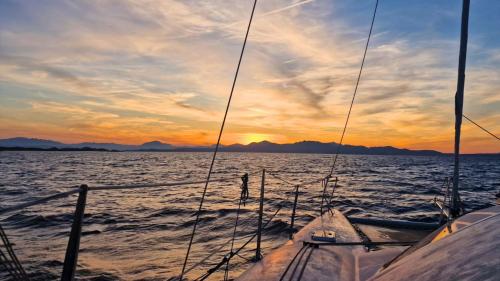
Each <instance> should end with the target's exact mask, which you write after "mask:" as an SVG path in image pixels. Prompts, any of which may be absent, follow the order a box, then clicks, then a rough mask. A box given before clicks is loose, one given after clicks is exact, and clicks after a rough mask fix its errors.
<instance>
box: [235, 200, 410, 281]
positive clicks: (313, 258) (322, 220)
mask: <svg viewBox="0 0 500 281" xmlns="http://www.w3.org/2000/svg"><path fill="white" fill-rule="evenodd" d="M318 231H319V232H331V231H334V232H335V234H336V235H335V236H336V241H335V243H346V242H347V243H350V242H357V243H359V242H362V239H361V237H360V236H359V235H358V233H357V231H356V230H355V229H354V228H353V226H352V225H351V223H350V222H349V220H348V219H347V218H346V217H345V216H344V215H343V214H342V213H341V212H339V211H337V210H334V211H333V213H325V214H324V215H323V216H320V217H318V218H316V219H315V220H313V221H312V222H311V223H309V224H308V225H306V226H305V227H304V228H303V229H302V230H300V231H299V232H298V233H297V234H296V235H295V237H294V238H293V239H292V240H290V241H288V242H287V243H286V244H285V245H283V246H281V247H280V248H278V249H276V250H274V251H272V252H271V253H269V254H268V255H266V256H265V257H264V258H263V259H262V260H261V261H260V262H257V263H256V264H255V265H254V266H253V267H251V268H250V269H249V270H247V271H246V272H245V273H243V274H242V275H241V276H240V277H239V278H238V279H237V280H240V281H241V280H245V281H253V280H259V281H263V280H356V281H357V280H366V279H367V278H369V277H370V276H373V274H374V273H375V272H376V271H377V270H378V269H379V268H380V267H381V266H382V265H383V264H384V263H386V262H388V261H390V260H391V259H393V258H394V257H395V256H397V255H398V254H400V253H401V252H402V251H403V250H404V249H406V248H407V247H404V246H396V247H390V248H386V249H383V250H380V251H369V252H368V251H367V250H366V249H365V247H364V246H362V245H344V246H334V245H329V246H326V245H325V243H327V242H321V241H313V240H312V239H311V236H312V234H313V233H318ZM304 242H305V243H304ZM308 243H312V244H308ZM314 244H319V245H322V244H323V246H320V247H315V246H314Z"/></svg>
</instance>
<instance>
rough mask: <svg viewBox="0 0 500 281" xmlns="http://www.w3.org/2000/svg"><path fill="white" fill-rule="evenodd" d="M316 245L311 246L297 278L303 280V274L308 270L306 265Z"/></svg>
mask: <svg viewBox="0 0 500 281" xmlns="http://www.w3.org/2000/svg"><path fill="white" fill-rule="evenodd" d="M314 249H315V247H311V250H310V251H309V254H308V255H307V258H306V260H305V261H304V265H303V266H302V268H301V269H300V273H299V277H298V278H297V281H300V280H302V275H304V271H305V270H306V266H307V264H308V263H309V260H310V259H311V255H312V253H313V251H314Z"/></svg>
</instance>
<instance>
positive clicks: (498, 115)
mask: <svg viewBox="0 0 500 281" xmlns="http://www.w3.org/2000/svg"><path fill="white" fill-rule="evenodd" d="M373 4H374V3H373V2H372V1H354V0H350V1H330V0H316V1H301V0H297V1H288V0H266V1H260V2H259V4H258V6H257V10H256V16H255V19H254V22H253V25H252V29H251V31H250V35H249V39H248V40H249V41H248V45H247V49H246V53H245V56H244V58H243V62H242V66H241V70H240V75H239V78H238V79H239V80H238V82H237V84H236V88H235V93H234V98H233V100H232V105H231V108H230V111H229V114H228V120H227V128H226V129H225V131H224V135H223V138H222V142H223V143H224V144H232V143H243V144H247V143H250V142H258V141H263V140H268V141H273V142H278V143H287V142H296V141H302V140H318V141H323V142H338V140H339V138H340V134H341V132H342V127H343V125H344V122H345V116H346V114H347V110H348V106H349V103H350V99H351V97H352V92H353V89H354V84H355V80H356V76H357V73H358V71H359V64H360V61H361V57H362V51H363V48H364V44H365V42H366V36H367V33H368V28H369V23H370V15H371V12H372V9H373ZM251 5H252V1H240V0H235V1H227V0H221V1H213V0H201V1H176V0H171V1H153V0H150V1H134V0H126V1H125V0H123V1H111V0H110V1H34V0H33V1H29V0H28V1H9V0H8V1H1V3H0V138H9V137H16V136H23V137H34V138H44V139H52V140H58V141H64V142H73V143H74V142H83V141H92V142H117V143H128V144H138V143H142V142H146V141H152V140H159V141H162V142H165V143H171V144H175V145H209V144H213V143H215V142H216V140H217V133H218V130H219V128H220V122H221V119H222V116H223V112H224V109H225V106H226V102H227V99H228V94H229V91H230V88H231V82H232V80H231V79H232V75H233V74H234V71H235V68H236V64H237V62H238V56H239V51H240V48H241V44H242V41H243V36H244V31H245V29H246V23H247V20H248V18H249V15H250V10H251ZM460 10H461V3H460V1H411V2H407V1H383V3H381V5H380V12H379V15H378V18H377V20H376V22H375V26H374V33H373V37H372V42H371V43H370V48H369V50H368V54H367V60H366V64H365V69H364V73H363V76H362V79H361V83H360V86H359V90H358V96H357V99H356V102H355V105H354V109H353V112H352V116H351V120H350V125H349V128H348V130H347V135H346V138H345V139H344V143H347V144H353V145H366V146H388V145H392V146H396V147H404V148H411V149H436V150H440V151H443V152H450V151H452V148H453V130H454V128H453V122H454V109H453V107H454V94H455V91H456V79H457V78H456V76H457V70H456V68H457V59H458V46H459V30H460V25H459V23H460ZM498 14H500V2H497V1H473V3H472V4H471V16H470V34H469V54H468V58H467V71H466V73H467V75H466V82H465V85H466V89H465V105H464V113H465V114H466V115H467V116H469V117H471V118H472V119H474V120H475V121H476V122H478V123H480V124H481V125H482V126H484V127H486V128H488V129H489V130H491V131H492V132H496V133H497V134H500V67H499V65H500V37H499V36H498V26H500V17H498ZM463 122H464V123H463V132H462V152H466V153H473V152H499V151H500V144H499V143H500V142H498V141H497V140H495V139H493V138H492V137H491V136H489V135H487V134H486V133H484V132H483V131H481V130H479V129H478V128H477V127H475V126H473V125H471V124H470V123H469V122H467V121H466V120H464V121H463Z"/></svg>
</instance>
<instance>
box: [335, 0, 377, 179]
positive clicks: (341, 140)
mask: <svg viewBox="0 0 500 281" xmlns="http://www.w3.org/2000/svg"><path fill="white" fill-rule="evenodd" d="M377 7H378V0H377V1H376V2H375V9H374V10H373V17H372V23H371V25H370V32H369V33H368V39H367V40H366V45H365V51H364V53H363V59H362V60H361V67H360V68H359V73H358V79H357V80H356V86H355V87H354V93H353V95H352V100H351V105H350V106H349V112H348V113H347V118H346V120H345V124H344V129H343V130H342V136H341V137H340V142H339V143H338V146H337V151H336V152H335V157H334V159H333V164H332V168H331V169H330V174H329V176H331V175H332V174H333V169H334V168H335V164H336V163H337V157H338V155H339V153H340V148H341V147H342V142H343V140H344V135H345V132H346V129H347V124H348V123H349V118H350V117H351V111H352V106H353V105H354V100H355V98H356V93H357V92H358V86H359V81H360V80H361V73H362V72H363V66H364V64H365V59H366V53H367V51H368V45H369V43H370V38H371V36H372V30H373V23H374V22H375V15H376V14H377Z"/></svg>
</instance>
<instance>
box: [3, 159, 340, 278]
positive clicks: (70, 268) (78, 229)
mask: <svg viewBox="0 0 500 281" xmlns="http://www.w3.org/2000/svg"><path fill="white" fill-rule="evenodd" d="M252 174H255V173H252ZM270 175H271V176H273V177H275V178H277V179H279V180H281V181H284V182H286V183H287V184H291V183H290V182H288V181H286V180H284V179H282V178H280V177H278V176H276V175H274V174H270ZM235 180H236V178H234V177H231V178H220V179H212V180H210V182H229V181H235ZM336 181H337V179H335V186H336ZM315 182H319V181H318V180H315V181H311V182H307V183H302V184H298V185H294V190H293V194H294V201H293V207H292V212H291V218H290V228H291V234H290V239H292V237H293V232H294V231H296V230H295V229H294V224H295V219H296V208H297V202H298V197H299V187H300V186H304V185H309V184H312V183H315ZM203 183H205V181H181V182H170V183H153V184H135V185H107V186H106V185H101V186H97V185H96V186H90V185H85V184H83V185H80V186H79V187H71V189H70V190H68V191H65V192H61V193H57V194H54V195H49V196H46V197H42V198H38V199H35V200H33V201H30V202H25V203H21V204H18V205H14V206H10V207H6V208H3V209H0V215H5V214H7V213H11V212H15V211H19V210H22V209H25V208H28V207H32V206H36V205H40V204H44V203H47V202H50V201H53V200H57V199H62V198H66V197H69V196H71V195H73V194H77V193H78V199H77V202H76V207H75V211H74V215H73V222H72V225H71V232H70V235H69V240H68V245H67V247H66V252H65V258H64V264H63V270H62V274H61V281H71V280H73V279H74V277H75V273H76V267H77V264H78V253H79V249H80V238H81V234H82V226H83V218H84V215H85V207H86V205H87V194H88V192H90V191H102V190H121V189H144V188H154V187H169V186H183V185H195V184H203ZM265 185H266V170H265V169H263V170H262V179H261V185H260V196H259V211H258V224H257V231H256V233H255V234H254V235H252V236H251V237H250V239H249V240H247V241H246V242H245V243H244V244H243V246H241V247H240V248H239V249H237V250H236V251H234V252H231V253H229V254H228V255H225V256H224V259H223V260H224V262H227V260H229V259H231V258H233V257H234V256H236V255H237V254H238V252H239V251H241V250H242V249H243V248H244V247H246V246H247V245H249V244H250V242H251V241H252V240H253V239H255V238H256V241H257V242H256V248H255V257H254V259H253V260H254V261H258V260H260V259H261V258H262V247H261V240H262V233H263V230H264V229H265V228H266V227H267V225H268V224H269V223H270V222H271V221H272V220H273V219H274V217H275V216H276V215H277V214H278V213H279V212H280V210H281V209H282V205H281V204H280V205H279V206H278V208H277V210H276V211H275V212H274V213H273V215H271V216H270V218H269V219H268V220H267V221H266V222H265V223H263V216H264V201H265V196H264V193H265ZM325 190H326V187H325ZM333 192H334V190H332V195H333ZM324 199H325V194H323V197H322V200H324ZM286 200H288V197H287V198H286V199H285V200H284V201H286ZM330 203H331V198H330V201H329V202H328V205H329V204H330ZM322 205H323V202H322ZM220 249H221V248H219V250H220ZM213 254H214V253H212V254H210V255H209V256H207V257H206V258H205V259H203V260H206V259H208V258H210V257H211V256H213ZM222 264H223V262H221V265H222ZM198 265H200V263H198V264H196V265H195V266H198ZM219 267H220V266H218V265H217V266H215V267H214V268H212V269H210V270H209V271H207V274H205V275H206V276H202V277H201V279H200V280H204V279H206V278H207V277H208V276H210V275H211V274H212V273H213V272H215V271H216V270H217V269H218V268H219ZM192 269H194V266H193V267H191V268H190V269H189V270H188V271H190V270H192ZM186 273H187V272H186ZM19 280H28V278H27V276H26V277H25V278H21V279H19Z"/></svg>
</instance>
